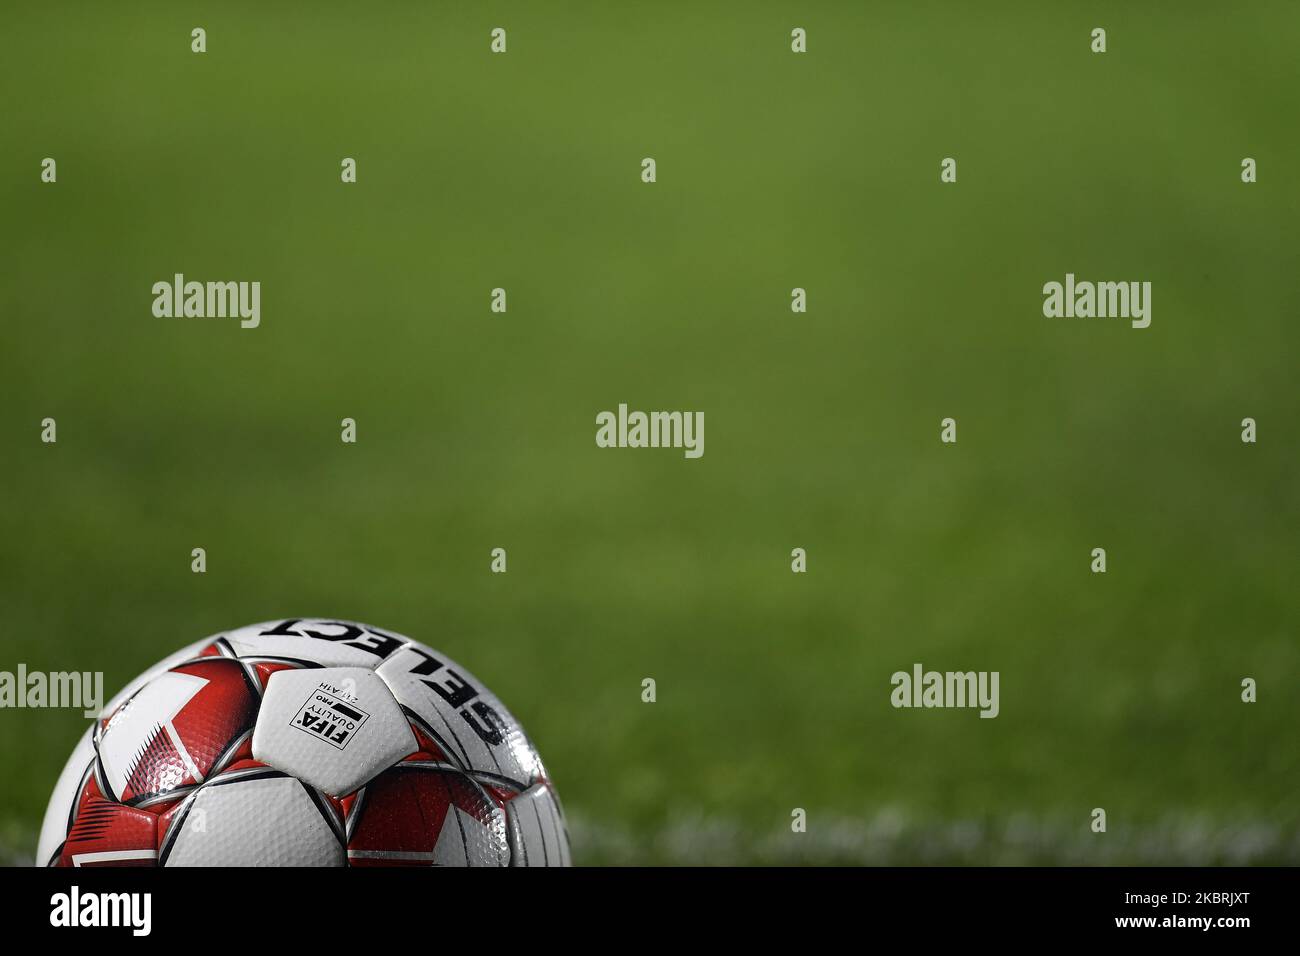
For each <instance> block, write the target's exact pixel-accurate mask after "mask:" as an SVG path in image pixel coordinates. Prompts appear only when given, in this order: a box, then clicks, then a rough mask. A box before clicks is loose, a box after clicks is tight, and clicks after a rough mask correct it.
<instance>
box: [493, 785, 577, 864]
mask: <svg viewBox="0 0 1300 956" xmlns="http://www.w3.org/2000/svg"><path fill="white" fill-rule="evenodd" d="M506 815H507V817H508V819H509V823H510V839H511V847H512V849H513V859H512V865H514V866H571V865H572V863H573V861H572V859H571V858H570V856H569V837H568V833H567V832H566V830H565V826H564V817H563V815H562V814H561V813H560V805H559V802H558V801H557V800H556V799H555V794H554V793H552V792H551V788H550V786H549V785H547V784H545V783H538V784H535V785H534V786H532V787H529V788H528V789H527V790H525V791H524V792H523V793H521V794H519V795H518V796H517V797H515V798H514V799H512V800H511V801H510V802H509V803H507V804H506Z"/></svg>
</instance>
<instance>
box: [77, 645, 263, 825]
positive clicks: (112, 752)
mask: <svg viewBox="0 0 1300 956" xmlns="http://www.w3.org/2000/svg"><path fill="white" fill-rule="evenodd" d="M258 701H259V698H258V694H257V691H256V689H255V688H254V687H253V686H252V684H251V682H250V679H249V678H248V676H247V675H246V673H245V671H244V668H243V667H242V665H240V664H239V662H237V661H232V660H228V659H226V658H220V657H209V658H204V659H202V660H197V661H191V662H189V663H187V664H182V665H180V666H178V667H176V668H174V669H172V670H170V671H166V672H165V673H162V674H159V675H158V676H157V677H155V678H154V679H153V680H151V681H149V683H147V684H145V686H144V687H142V688H141V689H140V690H139V691H138V692H137V693H136V694H135V696H133V697H131V698H130V699H129V700H127V701H126V703H124V704H123V705H122V706H121V707H119V708H118V709H117V711H115V712H114V714H113V715H112V717H111V718H109V720H108V723H107V724H106V725H105V727H104V730H103V733H102V734H101V736H100V741H99V747H98V750H99V756H100V760H101V761H102V762H103V765H104V773H105V776H106V777H107V779H108V783H109V786H110V787H111V788H112V793H113V796H114V797H115V798H116V799H118V800H120V801H122V802H123V803H131V804H138V803H141V802H143V801H145V800H149V799H151V798H153V797H157V796H159V795H161V794H167V793H170V792H172V791H174V790H176V789H177V788H179V787H187V786H193V785H194V784H196V783H199V782H200V781H202V780H203V779H204V778H205V777H206V776H207V775H208V774H209V773H210V772H211V771H212V770H213V769H214V768H215V767H216V766H217V765H218V761H219V760H220V759H221V758H222V756H223V755H225V754H227V753H228V752H229V750H230V749H231V747H232V746H233V745H234V744H235V743H236V742H237V741H238V740H239V739H240V738H241V737H242V736H244V735H246V734H248V733H249V732H250V731H251V730H252V728H253V722H254V720H255V719H256V717H257V707H258Z"/></svg>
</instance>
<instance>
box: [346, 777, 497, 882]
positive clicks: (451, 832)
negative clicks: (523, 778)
mask: <svg viewBox="0 0 1300 956" xmlns="http://www.w3.org/2000/svg"><path fill="white" fill-rule="evenodd" d="M348 834H349V839H348V863H349V865H351V866H506V865H508V864H509V862H510V844H509V842H508V840H507V837H506V821H505V814H504V813H502V811H501V808H500V807H498V806H497V805H496V803H495V802H493V801H492V799H491V798H490V797H489V796H488V795H487V794H486V793H484V791H483V789H482V788H481V787H479V786H478V785H477V784H476V783H475V782H474V781H473V780H471V779H470V778H469V777H467V776H465V775H464V774H463V773H461V772H460V771H459V770H456V769H454V768H451V767H445V766H443V767H440V766H437V765H434V764H431V763H425V762H418V763H417V762H406V763H400V764H398V765H397V766H396V767H393V768H392V769H390V770H386V771H384V773H382V774H380V775H379V776H378V777H377V778H376V779H375V780H374V781H372V782H371V783H370V784H368V785H367V786H366V789H365V792H364V794H363V796H362V798H361V799H359V800H358V801H356V803H355V804H354V806H353V808H352V812H351V814H350V815H349V819H348Z"/></svg>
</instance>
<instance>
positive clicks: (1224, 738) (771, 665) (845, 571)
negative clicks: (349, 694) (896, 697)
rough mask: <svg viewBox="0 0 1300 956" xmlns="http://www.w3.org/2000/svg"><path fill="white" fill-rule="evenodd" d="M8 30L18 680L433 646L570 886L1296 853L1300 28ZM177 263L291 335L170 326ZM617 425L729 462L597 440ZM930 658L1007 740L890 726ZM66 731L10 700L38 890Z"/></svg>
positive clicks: (108, 680)
mask: <svg viewBox="0 0 1300 956" xmlns="http://www.w3.org/2000/svg"><path fill="white" fill-rule="evenodd" d="M272 6H274V9H268V8H270V7H272ZM0 19H3V27H2V28H0V83H2V85H3V88H4V89H5V90H6V92H7V95H6V97H5V107H4V110H3V140H2V147H0V211H2V212H3V222H4V229H3V238H0V252H2V253H3V260H4V264H5V268H4V269H3V271H2V272H0V455H2V457H0V461H2V462H3V485H2V487H3V496H2V497H0V610H2V612H3V617H4V625H3V630H2V631H0V635H2V636H0V670H9V671H12V670H14V669H15V668H16V667H17V665H18V663H20V662H22V663H25V664H26V665H27V666H28V667H29V668H30V669H34V670H37V669H39V670H50V671H57V670H102V671H103V672H104V673H105V684H106V690H107V692H108V694H110V695H111V694H112V693H113V692H114V691H115V690H116V689H117V688H118V687H120V686H121V685H122V684H123V683H124V682H125V681H126V680H128V679H129V678H130V677H132V676H133V675H134V674H136V673H137V672H139V671H141V670H143V669H145V668H146V667H147V666H148V665H150V664H151V663H153V662H154V661H155V660H157V659H158V658H160V657H162V656H163V655H164V654H166V653H169V652H171V651H172V650H174V649H176V648H178V647H180V646H181V645H183V644H185V643H188V642H190V641H193V640H196V639H198V638H199V637H201V636H203V635H205V634H208V633H212V632H215V631H218V630H221V629H223V628H231V627H235V626H238V625H242V624H247V623H251V622H254V621H260V620H266V619H268V618H273V617H277V616H281V615H295V614H296V615H327V616H338V617H342V618H348V619H355V620H363V621H368V622H370V623H373V624H375V625H378V626H381V627H387V628H390V629H393V630H397V631H401V632H403V633H406V634H409V635H411V636H412V637H415V638H417V639H419V640H422V641H424V642H426V643H429V644H432V645H433V646H435V647H438V648H441V649H443V650H445V651H446V652H447V653H448V654H450V655H451V656H452V657H454V658H456V659H458V660H460V661H461V662H463V663H464V664H465V665H466V666H468V667H469V668H470V669H472V670H473V671H474V672H475V673H476V674H477V675H478V676H479V677H480V678H482V679H483V680H484V681H485V682H486V683H487V684H488V685H489V686H490V687H491V688H493V689H494V690H495V691H496V692H497V693H498V694H499V695H500V696H501V697H502V699H503V700H504V701H505V702H506V703H507V704H508V705H509V707H510V708H511V709H512V710H513V711H514V712H515V714H516V715H517V716H518V717H519V718H520V719H521V720H522V721H523V723H524V726H525V727H526V728H527V729H528V731H529V733H530V735H531V736H532V737H533V738H534V739H535V740H536V741H537V743H538V745H539V746H540V748H541V751H542V753H543V755H544V756H545V758H546V759H547V763H548V765H549V769H550V771H551V773H552V775H553V777H554V779H555V780H556V782H557V783H558V787H559V792H560V794H561V796H562V797H563V799H564V801H565V808H566V811H567V813H568V815H569V817H570V822H571V825H572V830H573V838H574V852H575V856H576V858H577V859H578V860H579V861H580V862H587V863H600V862H719V863H732V862H779V861H790V862H963V863H965V862H970V863H979V862H1031V861H1033V862H1049V863H1058V862H1059V863H1067V862H1071V863H1090V862H1175V863H1221V862H1289V863H1296V862H1300V809H1298V808H1297V800H1296V796H1297V792H1298V791H1300V749H1298V748H1297V746H1296V742H1295V733H1296V727H1297V725H1298V724H1300V701H1298V700H1297V673H1298V672H1300V599H1298V598H1297V588H1296V583H1295V579H1296V573H1297V568H1298V567H1300V560H1298V559H1300V546H1298V544H1300V505H1298V503H1297V493H1296V492H1297V487H1298V486H1300V482H1298V480H1297V479H1298V471H1300V467H1298V466H1300V454H1297V421H1300V388H1298V387H1297V369H1298V367H1300V362H1298V350H1300V331H1298V330H1297V318H1298V315H1297V312H1298V310H1300V270H1298V269H1297V265H1296V254H1297V245H1296V228H1297V222H1300V126H1298V125H1297V123H1296V121H1295V118H1296V116H1297V112H1298V111H1297V106H1298V105H1300V104H1298V103H1297V100H1298V99H1300V59H1297V57H1296V55H1295V36H1296V34H1297V31H1298V30H1300V7H1297V5H1296V4H1294V3H1293V2H1283V0H1279V2H1267V3H1265V2H1248V3H1242V4H1223V3H1208V2H1206V3H1180V4H1174V3H1156V2H1151V3H1142V4H1134V3H1120V2H1112V3H1089V4H1082V3H1079V4H1038V3H1030V2H1017V3H994V4H979V5H975V4H959V3H956V2H948V3H939V2H911V3H903V2H897V3H875V2H872V3H848V2H844V3H834V2H821V3H816V4H810V5H805V7H804V8H802V9H800V8H799V7H798V5H794V6H792V5H790V4H784V3H743V4H742V3H738V2H737V3H725V4H724V3H660V4H656V5H653V6H641V5H638V6H633V5H630V4H603V3H595V2H591V3H558V2H557V3H551V2H545V3H538V2H532V3H492V4H489V5H486V6H484V5H483V4H477V3H468V2H457V3H433V2H429V3H418V4H417V3H397V2H386V3H379V4H372V5H364V4H362V5H356V4H341V3H332V2H328V3H316V4H311V5H293V6H291V5H269V4H255V3H231V4H222V5H207V4H198V3H181V4H175V3H136V4H129V5H118V4H91V3H84V4H60V5H48V6H43V7H42V6H30V5H29V6H24V7H22V8H18V7H14V8H13V9H9V10H6V11H5V12H4V13H3V15H0ZM196 26H202V27H204V28H205V29H206V30H207V33H208V51H207V52H206V53H204V54H201V55H199V54H194V53H191V52H190V30H191V29H192V28H193V27H196ZM496 26H502V27H505V28H506V29H507V30H508V31H509V33H508V36H509V41H508V42H509V47H508V53H506V54H505V55H493V54H491V53H490V52H489V49H488V45H489V31H490V30H491V28H493V27H496ZM796 26H801V27H804V28H805V29H806V30H807V31H808V47H809V49H808V52H807V53H806V54H802V55H797V54H794V53H792V52H791V51H790V30H791V29H792V28H793V27H796ZM1096 26H1102V27H1105V28H1106V29H1107V30H1108V34H1109V40H1108V42H1109V50H1108V52H1106V53H1104V54H1093V53H1092V52H1090V50H1089V32H1090V31H1091V29H1092V28H1093V27H1096ZM345 156H349V157H355V158H356V160H357V162H358V182H357V183H356V184H352V185H344V184H342V183H340V181H339V170H340V161H341V159H342V158H343V157H345ZM647 156H649V157H654V158H655V159H656V161H657V164H658V181H657V182H656V183H654V184H644V183H642V182H641V181H640V164H641V160H642V158H643V157H647ZM949 156H951V157H955V158H956V159H957V161H958V173H959V174H958V181H957V183H955V184H941V183H940V181H939V164H940V160H941V159H942V158H944V157H949ZM1247 156H1248V157H1253V158H1254V159H1256V160H1257V162H1258V168H1259V181H1258V182H1257V183H1254V184H1250V185H1247V184H1243V183H1242V182H1241V179H1240V164H1241V160H1242V158H1243V157H1247ZM45 157H53V158H55V159H56V160H57V163H58V181H57V183H55V184H48V183H42V182H41V181H40V163H41V160H42V159H43V158H45ZM177 272H182V273H185V274H186V275H187V277H190V278H196V279H199V280H208V279H214V280H224V279H243V280H260V281H261V283H262V322H261V326H260V327H259V328H257V329H255V330H243V329H240V328H239V325H238V322H237V321H234V320H207V319H203V320H200V319H161V318H155V317H154V316H153V315H152V314H151V311H150V306H151V302H152V295H151V292H150V288H151V286H152V284H153V283H154V282H155V281H158V280H160V279H169V278H170V277H171V276H172V275H173V274H174V273H177ZM1067 272H1073V273H1076V274H1077V275H1079V276H1080V277H1081V278H1088V279H1123V280H1129V279H1132V280H1149V281H1151V282H1152V284H1153V310H1152V323H1151V326H1150V328H1147V329H1143V330H1137V329H1133V328H1130V326H1129V323H1128V322H1127V321H1123V320H1101V319H1097V320H1087V319H1071V320H1067V319H1048V318H1045V317H1044V316H1043V314H1042V294H1041V288H1042V286H1043V284H1044V283H1045V282H1048V281H1052V280H1056V281H1060V280H1061V279H1062V278H1063V276H1064V275H1065V273H1067ZM498 286H500V287H504V288H506V289H507V290H508V296H509V299H508V301H509V311H508V312H507V313H506V314H504V315H501V314H493V313H491V312H490V311H489V308H488V306H489V291H490V290H491V289H493V288H495V287H498ZM796 286H798V287H803V288H806V289H807V290H808V312H807V313H806V314H792V312H791V310H790V290H791V289H792V288H794V287H796ZM620 402H627V403H629V404H630V405H631V406H632V407H633V408H641V409H661V408H663V409H689V410H700V411H703V412H705V414H706V419H707V432H706V439H707V441H706V453H705V454H704V456H703V457H702V458H700V459H698V460H694V461H690V460H686V459H685V458H683V456H682V455H681V453H680V452H672V451H633V450H619V451H611V450H607V449H599V448H597V447H596V446H595V444H594V440H593V439H594V434H595V425H594V421H595V415H596V413H597V412H599V411H601V410H604V409H613V408H616V407H617V405H618V403H620ZM947 416H951V417H953V418H955V419H956V420H957V422H958V429H959V431H958V436H959V440H958V442H957V443H956V444H955V445H945V444H942V443H941V442H940V441H939V422H940V420H941V419H942V418H944V417H947ZM1247 416H1250V417H1253V418H1255V419H1256V420H1257V422H1258V423H1259V441H1258V442H1257V443H1256V444H1253V445H1252V444H1243V443H1242V442H1241V440H1240V430H1241V426H1240V422H1241V420H1242V419H1243V418H1244V417H1247ZM46 417H53V418H55V419H56V420H57V423H58V424H57V427H58V442H57V444H53V445H51V444H43V443H42V442H41V440H40V423H41V421H42V419H44V418H46ZM345 417H352V418H355V419H356V421H357V424H358V441H357V443H356V444H355V445H347V444H343V443H342V442H341V441H340V439H339V422H340V420H341V419H343V418H345ZM195 547H203V548H205V549H206V550H207V554H208V571H207V573H206V574H203V575H199V574H193V573H191V571H190V551H191V549H192V548H195ZM495 547H503V548H506V549H507V550H508V554H509V571H508V573H507V574H505V575H494V574H491V573H489V560H490V559H489V553H490V551H491V549H492V548H495ZM794 547H803V548H806V549H807V552H808V573H807V574H803V575H796V574H792V573H791V570H790V552H791V549H792V548H794ZM1094 547H1104V548H1106V550H1107V553H1108V562H1109V568H1108V571H1107V573H1106V574H1104V575H1099V574H1092V573H1090V572H1089V561H1090V551H1091V549H1092V548H1094ZM917 661H919V662H922V663H923V664H925V666H926V667H927V668H935V669H939V670H968V669H974V670H997V671H999V672H1000V673H1001V714H1000V716H999V717H998V718H997V719H995V720H980V719H978V718H977V717H976V715H975V714H974V713H972V712H970V711H952V710H934V711H924V710H923V711H914V710H895V709H893V708H892V707H891V706H890V703H889V693H890V690H891V688H890V684H889V678H890V675H891V673H893V672H894V671H896V670H908V669H910V668H911V665H912V664H913V663H914V662H917ZM646 677H653V678H654V679H655V680H656V681H657V685H658V700H657V702H656V703H654V704H645V703H642V701H641V681H642V679H643V678H646ZM1244 677H1253V678H1255V679H1256V680H1257V681H1258V683H1259V700H1258V702H1257V703H1254V704H1246V703H1243V702H1241V700H1240V696H1239V695H1240V682H1241V680H1242V678H1244ZM84 723H85V722H84V720H83V718H82V717H81V716H80V714H79V712H75V711H70V710H7V711H0V847H3V850H0V854H3V856H4V857H5V858H7V859H8V860H10V861H14V862H16V861H23V860H28V859H30V857H31V854H32V852H33V850H34V844H35V834H36V830H37V828H38V827H39V823H40V818H41V814H42V813H43V810H44V807H45V802H46V800H47V799H48V797H49V792H50V789H51V788H52V786H53V783H54V780H55V777H56V776H57V774H58V771H59V769H60V767H61V766H62V764H63V761H64V760H65V758H66V757H67V754H68V752H69V751H70V749H71V747H72V745H73V743H74V742H75V740H76V738H77V735H78V734H79V733H80V731H81V729H82V728H83V726H84ZM795 807H802V808H805V809H806V810H807V812H808V832H807V833H806V834H800V835H796V834H792V833H791V832H790V819H791V817H790V814H791V811H792V809H793V808H795ZM1094 807H1104V808H1106V810H1107V813H1108V816H1109V822H1110V826H1109V832H1107V833H1106V834H1104V835H1099V834H1093V833H1091V832H1090V830H1089V822H1090V817H1089V814H1090V812H1091V810H1092V808H1094Z"/></svg>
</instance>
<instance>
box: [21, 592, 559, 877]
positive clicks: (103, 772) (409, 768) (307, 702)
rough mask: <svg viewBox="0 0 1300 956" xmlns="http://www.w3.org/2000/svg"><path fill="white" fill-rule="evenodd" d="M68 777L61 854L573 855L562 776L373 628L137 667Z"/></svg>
mask: <svg viewBox="0 0 1300 956" xmlns="http://www.w3.org/2000/svg"><path fill="white" fill-rule="evenodd" d="M104 714H106V715H107V716H105V717H102V718H101V719H99V720H97V721H96V722H95V725H94V726H93V727H91V728H90V729H89V730H87V731H86V734H85V736H83V737H82V739H81V742H80V743H79V744H78V745H77V747H76V749H75V750H74V751H73V754H72V757H71V758H70V759H69V760H68V763H67V766H65V767H64V768H63V773H62V775H61V776H60V777H59V782H58V784H57V785H56V786H55V788H54V795H53V796H52V797H51V799H50V805H49V809H48V810H46V813H45V823H44V825H43V826H42V828H41V838H40V845H39V847H38V850H37V854H38V855H37V863H38V864H41V865H50V866H567V865H568V864H569V862H570V859H569V841H568V836H567V834H566V831H565V827H564V816H563V813H562V811H561V809H560V804H559V800H558V799H557V797H556V794H555V789H554V787H553V786H552V785H551V781H550V779H549V778H548V777H547V775H546V771H545V769H544V768H543V767H542V762H541V759H540V758H539V757H538V755H537V750H536V749H535V748H534V747H533V745H532V743H531V742H530V741H529V740H528V738H527V737H526V736H524V732H523V729H522V728H521V727H520V726H519V723H518V722H517V721H516V720H515V719H514V718H513V717H511V716H510V714H509V712H508V711H507V710H506V709H505V707H503V706H502V705H501V702H500V701H499V700H497V698H496V697H494V696H493V695H492V694H491V693H490V692H489V691H488V690H487V689H486V688H485V687H484V686H483V685H482V684H481V683H479V682H478V681H477V680H476V679H475V678H474V677H473V676H472V675H470V673H469V672H468V671H466V670H465V669H464V668H462V667H461V666H460V665H458V664H456V663H454V662H452V661H450V660H448V659H447V658H446V657H444V656H443V655H442V654H440V653H438V652H437V651H435V650H432V649H431V648H428V647H426V646H424V645H423V644H419V643H416V642H415V641H412V640H410V639H409V638H405V637H402V636H401V635H399V634H393V633H390V632H387V631H381V630H379V629H377V628H373V627H370V626H368V625H365V624H356V623H352V622H349V621H333V620H321V619H305V618H290V619H287V620H280V621H271V622H268V623H265V624H255V625H252V626H251V627H244V628H240V629H239V630H235V631H228V632H225V633H222V634H216V635H213V636H212V637H209V638H205V639H204V640H202V641H199V642H198V643H196V644H192V645H190V646H189V647H187V648H184V649H183V650H181V651H179V652H177V653H176V654H173V655H172V656H171V657H169V658H167V659H166V660H164V661H163V662H162V663H160V664H158V665H157V666H156V667H154V668H152V669H151V670H149V671H146V672H145V673H144V674H142V675H141V676H140V677H138V678H136V679H135V680H134V681H132V682H131V683H130V684H129V685H127V687H126V689H125V690H123V691H122V692H121V693H120V694H118V695H117V697H115V698H114V699H113V700H112V701H111V702H110V703H109V705H108V706H107V707H106V708H105V710H104Z"/></svg>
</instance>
